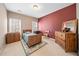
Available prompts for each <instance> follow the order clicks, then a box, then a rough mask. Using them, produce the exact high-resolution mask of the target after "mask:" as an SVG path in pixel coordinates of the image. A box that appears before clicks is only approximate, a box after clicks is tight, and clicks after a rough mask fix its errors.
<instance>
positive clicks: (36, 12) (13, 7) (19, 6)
mask: <svg viewBox="0 0 79 59" xmlns="http://www.w3.org/2000/svg"><path fill="white" fill-rule="evenodd" d="M71 4H72V3H38V4H35V5H38V9H34V8H33V5H34V3H5V6H6V8H7V10H9V11H12V12H16V13H20V14H24V15H28V16H32V17H36V18H40V17H42V16H45V15H47V14H49V13H51V12H54V11H57V10H59V9H62V8H64V7H67V6H69V5H71Z"/></svg>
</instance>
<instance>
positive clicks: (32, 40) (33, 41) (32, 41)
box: [23, 30, 42, 48]
mask: <svg viewBox="0 0 79 59" xmlns="http://www.w3.org/2000/svg"><path fill="white" fill-rule="evenodd" d="M28 31H30V32H32V30H23V33H24V32H28ZM41 40H42V36H41V35H39V34H37V35H32V36H29V37H28V43H27V45H28V47H29V48H30V47H32V46H33V45H36V44H38V43H41Z"/></svg>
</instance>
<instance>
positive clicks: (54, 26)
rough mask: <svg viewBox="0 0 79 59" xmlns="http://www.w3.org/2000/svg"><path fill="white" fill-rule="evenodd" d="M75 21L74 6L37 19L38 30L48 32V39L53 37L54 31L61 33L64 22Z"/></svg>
mask: <svg viewBox="0 0 79 59" xmlns="http://www.w3.org/2000/svg"><path fill="white" fill-rule="evenodd" d="M72 19H76V4H72V5H70V6H68V7H65V8H63V9H60V10H58V11H55V12H53V13H50V14H48V15H46V16H44V17H41V18H39V21H38V25H39V30H40V31H42V32H45V31H49V37H53V38H54V37H55V35H54V34H55V31H61V28H62V23H63V22H64V21H68V20H72Z"/></svg>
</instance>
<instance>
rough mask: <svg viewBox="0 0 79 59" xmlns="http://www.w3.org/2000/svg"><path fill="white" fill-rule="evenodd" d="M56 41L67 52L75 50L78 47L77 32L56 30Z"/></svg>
mask: <svg viewBox="0 0 79 59" xmlns="http://www.w3.org/2000/svg"><path fill="white" fill-rule="evenodd" d="M55 42H56V43H57V44H59V45H60V46H61V47H62V48H63V49H64V50H65V51H66V52H74V51H76V49H77V39H76V34H75V33H72V32H59V31H56V32H55Z"/></svg>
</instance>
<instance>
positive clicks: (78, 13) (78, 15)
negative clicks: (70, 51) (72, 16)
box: [76, 3, 79, 56]
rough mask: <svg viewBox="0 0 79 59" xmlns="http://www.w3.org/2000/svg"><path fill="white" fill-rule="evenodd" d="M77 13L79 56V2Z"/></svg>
mask: <svg viewBox="0 0 79 59" xmlns="http://www.w3.org/2000/svg"><path fill="white" fill-rule="evenodd" d="M76 9H77V10H76V13H77V19H78V51H77V52H78V56H79V3H77V5H76Z"/></svg>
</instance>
